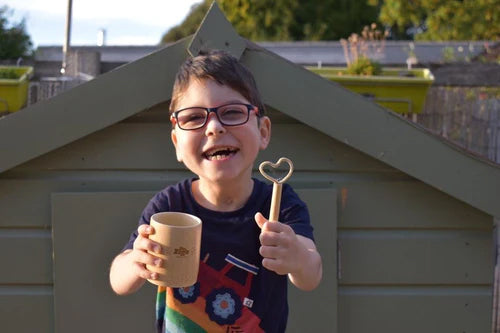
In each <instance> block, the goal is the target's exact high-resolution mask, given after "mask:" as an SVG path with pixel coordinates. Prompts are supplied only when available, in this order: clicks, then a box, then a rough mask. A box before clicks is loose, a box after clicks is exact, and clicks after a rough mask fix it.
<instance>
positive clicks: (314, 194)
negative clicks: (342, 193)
mask: <svg viewBox="0 0 500 333" xmlns="http://www.w3.org/2000/svg"><path fill="white" fill-rule="evenodd" d="M297 193H298V194H299V196H300V197H301V199H302V200H304V202H305V203H306V204H307V206H308V208H309V212H310V215H311V223H312V225H313V227H314V237H315V241H316V246H317V248H318V251H319V253H320V254H321V257H322V260H323V280H322V281H321V284H320V285H319V287H318V288H316V289H315V290H313V291H310V292H304V291H301V290H299V289H297V288H295V287H294V286H293V285H292V284H289V288H288V295H289V304H290V314H289V317H288V318H289V319H288V327H287V332H288V333H295V332H296V333H302V332H324V329H325V327H329V330H328V332H331V333H336V332H337V322H338V319H337V193H336V191H335V190H334V189H315V190H311V189H303V190H297Z"/></svg>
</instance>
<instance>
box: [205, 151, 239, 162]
mask: <svg viewBox="0 0 500 333" xmlns="http://www.w3.org/2000/svg"><path fill="white" fill-rule="evenodd" d="M235 152H236V150H235V149H231V148H227V149H221V150H216V151H213V152H210V153H208V154H205V156H206V158H207V159H209V160H210V161H212V160H222V159H224V158H225V157H227V156H229V155H231V154H233V153H235Z"/></svg>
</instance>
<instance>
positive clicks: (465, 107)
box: [417, 86, 500, 163]
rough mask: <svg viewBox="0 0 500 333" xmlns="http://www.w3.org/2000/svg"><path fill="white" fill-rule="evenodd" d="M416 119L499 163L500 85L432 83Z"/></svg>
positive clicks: (421, 123) (466, 147)
mask: <svg viewBox="0 0 500 333" xmlns="http://www.w3.org/2000/svg"><path fill="white" fill-rule="evenodd" d="M417 123H419V124H420V125H422V126H424V127H426V128H428V129H430V130H431V131H434V132H436V133H438V134H440V135H442V136H443V137H446V138H447V139H449V140H451V141H453V142H455V143H456V144H458V145H460V146H462V147H464V148H465V149H467V150H469V151H471V152H472V153H475V154H479V155H481V156H483V157H486V158H488V159H490V160H492V161H494V162H496V163H500V87H457V86H433V87H431V88H430V89H429V91H428V93H427V99H426V103H425V107H424V110H423V112H422V113H421V114H419V115H418V117H417Z"/></svg>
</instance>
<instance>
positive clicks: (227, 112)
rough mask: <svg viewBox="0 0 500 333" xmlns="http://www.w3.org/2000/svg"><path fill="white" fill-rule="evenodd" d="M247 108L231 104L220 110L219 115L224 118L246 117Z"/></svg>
mask: <svg viewBox="0 0 500 333" xmlns="http://www.w3.org/2000/svg"><path fill="white" fill-rule="evenodd" d="M246 113H247V110H246V108H244V107H242V106H241V105H229V106H228V107H226V108H224V109H220V110H219V116H220V117H221V118H222V119H224V120H226V119H227V120H231V119H240V118H242V117H246Z"/></svg>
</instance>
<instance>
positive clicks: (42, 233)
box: [0, 229, 52, 285]
mask: <svg viewBox="0 0 500 333" xmlns="http://www.w3.org/2000/svg"><path fill="white" fill-rule="evenodd" d="M0 263H2V267H3V269H1V270H0V285H2V284H3V285H5V284H8V285H16V284H37V285H40V284H52V242H51V235H50V231H49V230H30V229H28V230H26V229H0Z"/></svg>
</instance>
